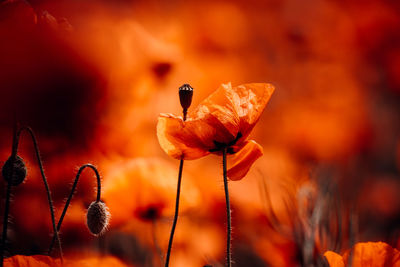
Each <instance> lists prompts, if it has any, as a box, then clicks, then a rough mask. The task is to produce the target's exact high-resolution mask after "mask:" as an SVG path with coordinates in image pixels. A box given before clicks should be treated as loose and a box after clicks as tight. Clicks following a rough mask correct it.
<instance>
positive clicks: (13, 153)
mask: <svg viewBox="0 0 400 267" xmlns="http://www.w3.org/2000/svg"><path fill="white" fill-rule="evenodd" d="M17 127H18V125H17V120H16V114H15V112H14V125H13V140H12V145H11V166H12V168H11V173H10V174H11V176H10V177H13V175H14V161H15V157H16V155H17V149H18V141H17ZM10 197H11V183H7V191H6V202H5V206H4V217H3V233H2V235H1V248H0V249H1V252H0V254H1V255H0V266H1V267H3V265H4V251H5V247H6V241H7V226H8V213H9V211H10Z"/></svg>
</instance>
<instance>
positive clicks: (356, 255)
mask: <svg viewBox="0 0 400 267" xmlns="http://www.w3.org/2000/svg"><path fill="white" fill-rule="evenodd" d="M343 259H344V262H347V264H349V261H350V260H351V262H352V263H351V266H353V267H362V266H382V267H383V266H391V267H399V266H400V252H399V251H398V250H397V249H395V248H392V247H391V246H389V245H388V244H386V243H384V242H365V243H357V244H356V245H355V246H354V247H353V249H352V250H350V251H347V252H346V253H345V254H344V255H343Z"/></svg>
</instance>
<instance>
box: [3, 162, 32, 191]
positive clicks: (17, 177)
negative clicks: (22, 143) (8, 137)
mask: <svg viewBox="0 0 400 267" xmlns="http://www.w3.org/2000/svg"><path fill="white" fill-rule="evenodd" d="M2 174H3V178H4V180H6V181H7V183H10V184H11V185H12V186H17V185H20V184H21V183H22V182H23V181H24V180H25V177H26V166H25V163H24V161H23V160H22V158H21V157H20V156H18V155H17V156H15V157H14V158H13V156H10V157H9V158H8V159H7V161H6V163H4V166H3V169H2Z"/></svg>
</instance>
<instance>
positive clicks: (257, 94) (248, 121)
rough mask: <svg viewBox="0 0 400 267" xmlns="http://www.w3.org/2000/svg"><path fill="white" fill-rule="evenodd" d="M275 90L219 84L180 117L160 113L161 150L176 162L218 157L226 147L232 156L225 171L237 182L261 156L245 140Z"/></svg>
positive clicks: (258, 85)
mask: <svg viewBox="0 0 400 267" xmlns="http://www.w3.org/2000/svg"><path fill="white" fill-rule="evenodd" d="M273 91H274V87H273V86H272V85H270V84H266V83H251V84H244V85H239V86H236V87H233V88H232V86H231V84H230V83H229V84H222V85H221V87H220V88H219V89H218V90H216V91H215V92H214V93H212V94H211V95H210V96H209V97H208V98H206V99H205V100H204V101H203V102H202V103H200V105H199V106H198V107H197V108H196V109H195V110H193V111H192V112H190V113H189V116H188V119H187V120H186V121H185V122H183V120H182V118H181V117H178V116H175V115H172V114H161V115H160V116H159V118H158V124H157V136H158V141H159V142H160V145H161V147H162V149H163V150H164V151H165V152H166V153H167V154H168V155H169V156H171V157H174V158H176V159H180V158H182V157H183V158H184V159H189V160H190V159H198V158H200V157H203V156H206V155H208V154H209V153H217V154H220V153H221V151H222V149H223V148H225V147H227V148H228V153H229V154H234V159H233V164H232V165H231V166H230V168H229V170H228V177H229V178H230V179H231V180H240V179H242V178H243V177H244V176H245V175H246V173H247V172H248V171H249V169H250V167H251V165H252V164H253V163H254V161H255V160H256V159H257V158H259V157H260V156H261V155H262V153H263V152H262V147H261V146H260V145H258V144H257V143H256V142H255V141H253V140H247V137H248V136H249V134H250V132H251V130H252V129H253V127H254V126H255V124H256V123H257V121H258V120H259V118H260V116H261V113H262V112H263V110H264V108H265V106H266V105H267V103H268V100H269V99H270V97H271V95H272V93H273Z"/></svg>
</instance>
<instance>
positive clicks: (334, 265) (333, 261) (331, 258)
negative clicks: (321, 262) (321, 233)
mask: <svg viewBox="0 0 400 267" xmlns="http://www.w3.org/2000/svg"><path fill="white" fill-rule="evenodd" d="M324 256H325V258H326V259H327V261H328V263H329V266H331V267H344V261H343V257H342V256H340V255H339V254H337V253H335V252H333V251H327V252H325V253H324Z"/></svg>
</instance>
